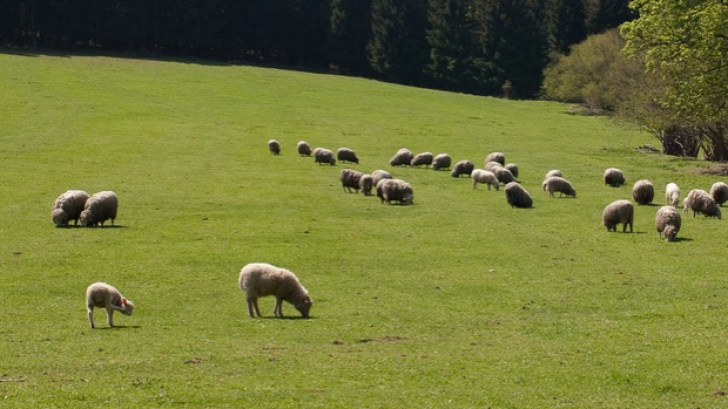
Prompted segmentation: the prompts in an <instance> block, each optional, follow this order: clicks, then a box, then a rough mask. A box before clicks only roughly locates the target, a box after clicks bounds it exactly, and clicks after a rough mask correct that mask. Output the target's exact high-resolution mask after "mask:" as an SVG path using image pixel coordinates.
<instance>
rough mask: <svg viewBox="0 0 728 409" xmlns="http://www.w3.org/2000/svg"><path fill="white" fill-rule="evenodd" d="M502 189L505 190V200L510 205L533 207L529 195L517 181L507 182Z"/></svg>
mask: <svg viewBox="0 0 728 409" xmlns="http://www.w3.org/2000/svg"><path fill="white" fill-rule="evenodd" d="M503 169H505V168H503ZM504 190H505V192H506V200H507V201H508V204H509V205H511V207H526V208H530V207H533V199H532V198H531V195H529V194H528V192H527V191H526V189H524V188H523V186H521V185H520V184H518V182H510V183H508V184H507V185H506V187H505V189H504Z"/></svg>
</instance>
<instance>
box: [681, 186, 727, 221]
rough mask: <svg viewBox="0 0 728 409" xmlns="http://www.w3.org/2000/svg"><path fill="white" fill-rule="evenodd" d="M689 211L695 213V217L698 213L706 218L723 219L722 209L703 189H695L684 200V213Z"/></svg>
mask: <svg viewBox="0 0 728 409" xmlns="http://www.w3.org/2000/svg"><path fill="white" fill-rule="evenodd" d="M688 209H690V210H692V211H693V217H695V214H696V213H702V214H704V215H705V217H717V218H718V219H720V218H721V212H720V207H719V206H718V204H717V203H715V200H714V199H713V198H712V197H711V196H710V194H708V192H706V191H705V190H702V189H693V190H691V191H690V192H688V195H687V196H686V197H685V200H683V213H687V212H688Z"/></svg>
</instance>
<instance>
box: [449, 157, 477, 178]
mask: <svg viewBox="0 0 728 409" xmlns="http://www.w3.org/2000/svg"><path fill="white" fill-rule="evenodd" d="M474 168H475V165H473V162H471V161H469V160H467V159H465V160H461V161H460V162H458V163H456V164H455V166H453V167H452V171H451V172H450V176H452V177H454V178H458V177H460V175H468V176H470V174H471V173H473V169H474Z"/></svg>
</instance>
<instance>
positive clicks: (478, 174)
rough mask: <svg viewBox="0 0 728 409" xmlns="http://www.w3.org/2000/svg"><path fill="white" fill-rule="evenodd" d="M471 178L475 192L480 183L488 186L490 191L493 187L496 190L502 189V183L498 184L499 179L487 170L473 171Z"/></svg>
mask: <svg viewBox="0 0 728 409" xmlns="http://www.w3.org/2000/svg"><path fill="white" fill-rule="evenodd" d="M470 177H471V178H472V179H473V190H475V189H477V188H478V183H483V184H486V185H488V190H490V187H491V186H493V187H494V188H495V190H499V189H500V183H498V178H497V177H496V176H495V174H493V172H489V171H487V170H485V169H473V172H472V173H471V174H470Z"/></svg>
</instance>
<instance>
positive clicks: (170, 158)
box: [0, 54, 728, 409]
mask: <svg viewBox="0 0 728 409" xmlns="http://www.w3.org/2000/svg"><path fill="white" fill-rule="evenodd" d="M0 89H2V91H3V97H2V98H0V112H2V115H0V146H2V150H1V151H0V152H1V153H0V155H1V156H2V157H1V158H0V169H2V174H3V176H4V177H3V178H2V183H0V197H1V198H2V199H0V204H1V206H0V220H3V224H2V228H1V229H2V234H1V235H0V251H2V254H1V255H0V274H1V277H2V284H0V307H1V308H2V310H3V311H4V312H5V313H4V314H3V319H2V323H1V324H0V351H2V353H1V355H0V357H2V359H0V399H2V401H3V405H6V407H10V408H14V407H17V408H25V407H39V408H40V407H54V408H79V407H89V408H91V407H99V406H100V405H101V404H111V405H122V406H124V407H125V408H129V409H131V408H149V407H190V408H212V407H215V408H224V407H230V408H239V407H257V408H280V407H286V408H291V407H302V408H332V407H341V408H350V407H354V406H357V407H383V408H391V407H409V408H423V407H433V408H435V407H436V408H440V407H457V408H468V407H472V408H484V407H491V408H519V409H522V408H544V407H554V408H558V407H570V408H623V407H661V408H662V407H672V408H686V407H700V408H711V407H724V406H725V404H726V402H725V399H726V398H725V397H724V393H723V391H724V390H726V388H728V375H726V374H727V373H728V371H727V369H728V367H727V362H728V352H726V351H727V349H726V341H725V340H726V339H727V337H726V335H728V334H726V332H727V330H726V325H725V323H724V322H725V316H726V310H727V308H728V306H727V305H726V301H725V300H726V292H727V291H728V279H726V277H725V271H724V270H725V251H726V241H725V234H726V233H725V232H726V226H725V221H722V220H716V219H705V218H703V217H697V218H693V217H692V216H687V215H685V216H684V217H683V228H682V230H681V232H680V233H679V235H678V238H680V240H679V241H677V242H674V243H666V242H664V241H660V240H659V239H658V235H657V232H656V231H655V229H654V214H655V212H656V210H657V209H658V207H659V206H658V204H659V205H661V204H662V203H663V201H664V199H663V192H664V186H665V184H667V183H668V182H676V183H678V184H679V185H680V187H681V188H682V191H683V196H685V195H686V194H687V192H688V191H689V190H690V189H693V188H701V189H705V190H708V189H709V188H710V185H711V184H712V183H713V182H715V181H717V180H718V178H716V177H712V176H705V175H700V174H698V172H696V170H698V169H701V168H704V167H706V166H707V165H706V164H705V163H703V162H700V161H692V160H685V159H676V158H667V157H662V156H659V155H656V154H649V153H643V152H638V151H635V150H634V148H635V147H636V146H639V145H643V144H645V143H654V140H653V139H652V138H651V137H650V136H649V135H646V134H644V133H640V132H638V131H637V130H635V129H630V128H625V127H622V126H619V125H617V124H614V123H612V122H611V121H610V120H608V119H606V118H596V117H584V116H578V115H571V114H569V113H568V107H565V106H563V105H559V104H553V103H547V102H522V101H521V102H513V101H504V100H497V99H491V98H482V97H473V96H467V95H459V94H451V93H443V92H436V91H429V90H422V89H413V88H407V87H401V86H396V85H391V84H383V83H378V82H374V81H370V80H362V79H355V78H344V77H336V76H327V75H316V74H307V73H299V72H290V71H280V70H275V69H261V68H252V67H239V66H216V65H205V64H186V63H178V62H158V61H145V60H131V59H117V58H106V57H57V56H44V55H18V54H0ZM270 138H276V139H278V140H279V141H280V142H281V144H282V146H283V152H282V154H281V155H280V156H273V155H271V154H270V153H269V152H268V150H267V147H266V142H267V141H268V139H270ZM299 140H306V141H308V142H309V143H310V144H311V145H312V146H313V147H318V146H321V147H326V148H329V149H332V150H335V149H337V148H339V147H342V146H347V147H349V148H352V149H354V150H356V152H357V154H358V155H359V158H360V160H361V163H360V165H351V166H349V165H338V166H334V167H330V166H319V165H316V164H314V161H313V159H312V158H302V157H299V156H298V155H296V154H295V145H296V142H298V141H299ZM401 147H407V148H409V149H410V150H412V151H413V152H422V151H432V152H434V153H435V154H437V153H441V152H447V153H449V154H450V155H451V156H452V157H453V159H454V160H455V161H458V160H461V159H470V160H472V161H473V162H474V163H475V164H476V165H477V166H482V165H483V159H484V158H485V156H486V155H487V154H488V153H490V152H492V151H502V152H504V153H505V154H506V160H507V161H508V162H513V163H516V164H518V166H519V168H520V170H521V175H520V177H519V179H520V180H521V182H522V184H523V186H524V187H525V188H526V189H527V190H528V191H529V192H530V193H531V195H532V196H533V197H534V208H533V209H527V210H525V209H521V210H519V209H512V208H511V207H510V206H508V205H507V203H506V200H505V197H504V194H503V190H502V189H501V190H500V191H488V190H487V189H485V188H483V187H481V188H480V189H478V190H475V191H474V190H472V189H471V187H470V179H467V178H460V179H455V178H452V177H450V176H449V173H448V172H435V171H432V170H429V169H414V168H391V167H389V165H388V160H389V158H390V157H391V156H392V155H393V154H394V152H396V150H397V149H399V148H401ZM612 166H615V167H619V168H621V169H622V170H623V171H624V172H625V174H626V176H627V178H628V185H627V186H623V187H621V188H610V187H606V186H605V185H603V183H602V181H601V175H602V172H603V171H604V169H605V168H607V167H612ZM345 167H352V168H355V169H357V170H361V171H365V172H370V171H372V170H375V169H385V170H389V171H391V172H392V173H393V174H394V175H395V176H396V177H400V178H402V179H405V180H407V181H408V182H410V183H411V184H412V185H413V188H414V192H415V205H414V206H397V205H392V206H390V205H386V204H385V205H382V204H380V203H379V201H378V200H377V199H376V198H372V197H364V196H363V195H361V194H346V193H344V192H343V191H342V188H341V186H340V184H339V182H338V173H339V171H340V170H341V169H343V168H345ZM554 168H558V169H560V170H562V172H563V173H564V176H565V177H566V178H567V179H569V180H570V181H571V182H572V183H573V184H574V186H575V187H576V190H577V192H578V197H577V198H575V199H572V198H568V199H566V198H561V199H560V198H554V199H549V198H548V194H547V193H545V192H543V191H541V190H540V183H541V180H542V179H543V175H544V174H545V173H546V172H547V171H548V170H550V169H554ZM642 178H647V179H650V180H651V181H652V182H653V184H654V185H655V187H656V190H657V194H656V198H655V205H653V206H638V207H636V218H635V232H634V233H633V234H622V233H607V232H606V229H605V228H604V227H602V226H601V224H600V218H601V212H602V209H603V208H604V206H606V205H607V204H608V203H610V202H611V201H613V200H616V199H631V185H632V183H634V182H635V181H636V180H638V179H642ZM68 189H83V190H86V191H88V192H89V193H93V192H96V191H100V190H114V191H115V192H116V193H117V194H118V195H119V200H120V206H119V215H118V218H117V220H116V227H115V228H107V227H105V228H96V229H82V228H55V227H53V224H52V222H51V220H50V210H51V206H52V204H53V200H54V199H55V198H56V197H57V196H58V195H59V194H60V193H62V192H64V191H66V190H68ZM252 261H265V262H270V263H272V264H276V265H280V266H282V267H286V268H289V269H291V270H292V271H294V272H295V273H296V274H297V275H298V276H299V278H300V279H301V281H302V282H303V284H304V285H305V286H306V287H307V288H308V289H309V291H310V293H311V296H312V298H313V300H314V305H313V308H312V310H311V313H312V317H313V318H312V319H310V320H302V319H273V318H263V319H251V318H250V317H248V316H247V309H246V304H245V297H244V295H243V293H242V292H241V291H240V289H239V288H238V287H237V275H238V272H239V271H240V269H241V268H242V266H243V265H245V264H246V263H248V262H252ZM94 281H106V282H109V283H111V284H113V285H115V286H117V287H118V288H119V289H120V290H121V291H122V293H124V294H125V295H126V296H127V297H128V298H130V299H131V300H133V301H134V302H135V304H136V306H137V309H136V311H135V313H134V315H132V316H131V317H126V316H122V315H121V314H118V313H117V314H116V315H115V323H116V324H117V325H119V326H120V327H119V328H114V329H107V328H106V323H105V314H104V313H103V311H101V310H97V312H96V314H95V315H96V323H97V329H95V330H91V329H90V328H89V327H88V323H87V318H86V311H85V307H84V291H85V288H86V286H88V285H89V284H90V283H92V282H94ZM273 302H274V301H273V299H272V298H270V297H269V298H264V299H262V300H261V301H260V305H261V310H262V312H263V313H264V314H265V315H267V316H268V317H270V316H271V315H272V312H273ZM283 310H284V313H287V315H288V316H291V317H294V316H296V315H297V314H295V310H294V309H293V308H292V306H290V305H288V304H286V305H284V307H283ZM4 407H5V406H4Z"/></svg>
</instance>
